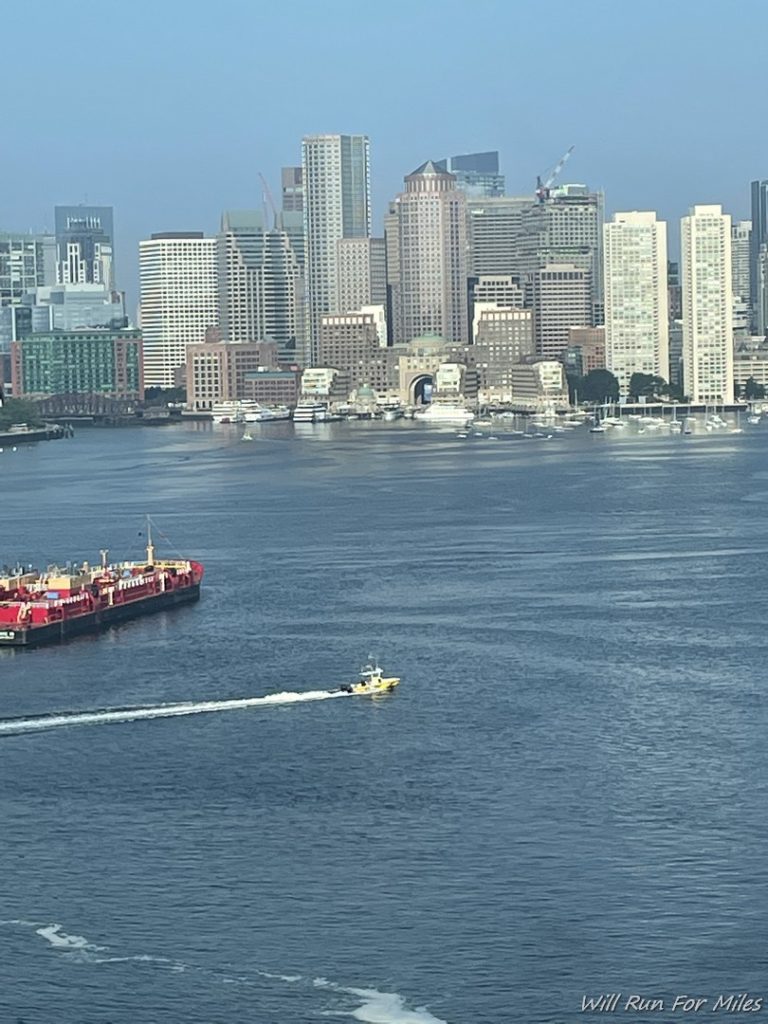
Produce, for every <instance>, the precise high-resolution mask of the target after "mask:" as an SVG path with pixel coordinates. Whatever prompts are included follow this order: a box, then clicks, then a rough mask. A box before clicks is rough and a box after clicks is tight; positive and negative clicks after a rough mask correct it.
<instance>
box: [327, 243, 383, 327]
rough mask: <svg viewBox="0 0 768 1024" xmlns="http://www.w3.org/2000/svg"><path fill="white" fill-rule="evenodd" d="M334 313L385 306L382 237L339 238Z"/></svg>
mask: <svg viewBox="0 0 768 1024" xmlns="http://www.w3.org/2000/svg"><path fill="white" fill-rule="evenodd" d="M337 246H338V267H337V282H336V306H337V309H336V312H338V313H349V312H350V311H352V310H358V309H361V308H362V307H363V306H386V304H387V267H386V252H385V248H384V239H383V238H340V239H339V241H338V243H337Z"/></svg>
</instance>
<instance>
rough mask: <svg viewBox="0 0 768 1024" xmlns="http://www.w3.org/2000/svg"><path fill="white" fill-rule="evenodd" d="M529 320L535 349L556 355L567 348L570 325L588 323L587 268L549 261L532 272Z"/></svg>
mask: <svg viewBox="0 0 768 1024" xmlns="http://www.w3.org/2000/svg"><path fill="white" fill-rule="evenodd" d="M532 286H533V287H532V290H533V322H534V332H535V339H536V352H537V354H538V355H539V356H540V357H542V358H545V359H559V358H560V357H561V356H562V355H563V353H564V352H565V350H566V349H567V348H568V341H569V336H570V335H569V332H570V329H571V327H590V326H591V325H592V284H591V274H590V271H589V269H587V268H585V267H577V266H575V265H574V264H572V263H553V264H547V265H546V266H543V267H540V268H539V269H538V270H536V271H535V273H534V274H533V280H532Z"/></svg>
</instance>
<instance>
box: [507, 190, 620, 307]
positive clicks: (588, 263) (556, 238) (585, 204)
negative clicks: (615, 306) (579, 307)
mask: <svg viewBox="0 0 768 1024" xmlns="http://www.w3.org/2000/svg"><path fill="white" fill-rule="evenodd" d="M603 220H604V200H603V195H602V193H601V192H590V191H589V189H588V188H587V186H586V185H560V186H557V187H556V188H552V189H550V190H549V192H548V194H547V197H546V198H545V199H544V200H543V201H541V202H534V203H531V205H530V206H528V207H527V208H526V209H524V211H523V215H522V238H521V242H520V246H521V250H522V253H521V259H522V263H523V267H524V269H525V271H526V273H527V274H528V275H529V276H530V277H531V278H532V276H533V275H534V274H535V273H536V271H537V270H538V269H539V268H540V267H544V266H546V265H547V264H548V263H571V264H573V265H574V266H577V267H581V268H582V269H583V270H586V271H588V272H589V275H590V282H591V284H590V287H591V296H590V297H591V304H592V314H591V315H592V322H593V323H602V315H603Z"/></svg>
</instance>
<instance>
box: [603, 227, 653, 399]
mask: <svg viewBox="0 0 768 1024" xmlns="http://www.w3.org/2000/svg"><path fill="white" fill-rule="evenodd" d="M604 253H605V358H606V366H607V367H608V369H609V370H610V371H611V373H613V374H614V376H615V377H616V378H617V379H618V381H619V389H620V392H621V394H623V395H626V394H628V393H629V381H630V378H631V377H632V374H633V373H647V374H652V375H654V376H656V377H663V378H664V380H667V378H668V376H669V308H668V302H667V299H668V296H667V225H666V224H665V222H664V221H658V220H656V214H655V213H652V212H642V213H640V212H637V211H635V212H632V213H617V214H615V215H614V218H613V221H612V222H611V223H610V224H606V225H605V229H604Z"/></svg>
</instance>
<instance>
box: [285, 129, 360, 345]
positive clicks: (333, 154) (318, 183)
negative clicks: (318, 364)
mask: <svg viewBox="0 0 768 1024" xmlns="http://www.w3.org/2000/svg"><path fill="white" fill-rule="evenodd" d="M301 149H302V179H303V188H304V238H305V245H306V250H305V260H306V274H307V293H308V314H309V315H308V323H309V342H310V345H309V348H310V355H311V356H313V355H314V354H315V353H316V351H317V343H318V340H319V336H320V317H321V316H322V314H323V313H331V312H335V311H336V288H337V267H338V263H337V261H338V246H337V242H338V241H339V239H340V238H367V237H368V236H370V234H371V200H370V169H369V144H368V137H367V136H366V135H308V136H306V137H305V138H304V139H303V140H302V144H301Z"/></svg>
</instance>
